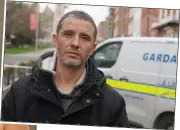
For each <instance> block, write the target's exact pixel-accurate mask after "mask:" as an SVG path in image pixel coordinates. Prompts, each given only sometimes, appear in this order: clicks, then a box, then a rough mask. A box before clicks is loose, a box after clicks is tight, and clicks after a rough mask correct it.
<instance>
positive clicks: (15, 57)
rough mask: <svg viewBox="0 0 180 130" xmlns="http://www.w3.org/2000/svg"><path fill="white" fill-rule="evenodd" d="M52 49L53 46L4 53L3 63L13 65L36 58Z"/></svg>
mask: <svg viewBox="0 0 180 130" xmlns="http://www.w3.org/2000/svg"><path fill="white" fill-rule="evenodd" d="M53 50H54V48H47V49H43V50H39V51H33V52H27V53H22V54H6V55H4V64H9V65H14V64H19V63H21V62H26V61H29V60H36V59H38V57H39V56H40V55H42V54H44V53H46V52H49V51H53Z"/></svg>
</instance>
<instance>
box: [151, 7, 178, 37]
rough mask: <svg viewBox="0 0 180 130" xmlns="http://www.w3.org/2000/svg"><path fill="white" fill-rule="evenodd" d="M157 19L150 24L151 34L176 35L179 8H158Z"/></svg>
mask: <svg viewBox="0 0 180 130" xmlns="http://www.w3.org/2000/svg"><path fill="white" fill-rule="evenodd" d="M158 19H159V20H158V21H157V22H154V23H153V24H152V26H151V28H152V34H153V35H156V36H162V37H177V36H178V32H179V20H180V15H179V10H167V9H159V17H158Z"/></svg>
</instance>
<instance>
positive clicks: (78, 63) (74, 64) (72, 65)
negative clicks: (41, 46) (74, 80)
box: [57, 47, 84, 69]
mask: <svg viewBox="0 0 180 130" xmlns="http://www.w3.org/2000/svg"><path fill="white" fill-rule="evenodd" d="M57 57H58V60H59V61H60V63H62V64H63V65H64V66H66V67H68V68H73V69H78V68H80V67H81V66H82V65H83V63H84V62H83V60H82V59H81V60H79V61H77V60H73V59H65V58H64V57H63V56H61V53H60V49H59V47H58V49H57Z"/></svg>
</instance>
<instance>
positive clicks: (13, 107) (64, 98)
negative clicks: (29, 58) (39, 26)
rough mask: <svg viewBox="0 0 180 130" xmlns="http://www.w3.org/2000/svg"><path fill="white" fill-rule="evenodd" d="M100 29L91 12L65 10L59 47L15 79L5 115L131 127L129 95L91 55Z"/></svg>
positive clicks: (56, 39) (10, 118)
mask: <svg viewBox="0 0 180 130" xmlns="http://www.w3.org/2000/svg"><path fill="white" fill-rule="evenodd" d="M96 35H97V28H96V25H95V23H94V21H93V19H92V18H91V16H89V15H88V14H87V13H85V12H82V11H72V12H69V13H67V14H65V15H64V16H63V17H62V18H61V20H60V21H59V24H58V26H57V35H53V43H54V47H55V48H56V49H55V51H54V52H49V53H46V54H44V55H42V56H41V57H40V58H39V61H38V64H37V66H35V67H34V68H33V71H32V74H31V75H29V76H27V77H25V78H23V79H20V80H18V81H17V82H15V83H14V84H13V85H12V88H11V90H10V91H9V92H8V93H7V95H6V97H5V99H4V100H3V103H2V120H4V121H23V122H32V123H38V122H41V123H60V124H71V125H75V124H79V125H89V126H93V125H95V126H118V127H127V126H128V118H127V113H126V105H125V101H124V99H123V97H122V96H121V95H119V94H118V93H117V92H116V91H115V90H114V89H113V88H111V87H110V86H108V85H107V84H106V78H105V76H104V74H103V73H102V72H101V71H99V70H98V69H97V68H96V67H95V65H94V64H93V62H92V60H91V59H90V58H89V57H90V55H91V54H92V53H93V51H94V49H95V47H96V45H95V41H96Z"/></svg>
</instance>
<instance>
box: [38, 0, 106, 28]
mask: <svg viewBox="0 0 180 130" xmlns="http://www.w3.org/2000/svg"><path fill="white" fill-rule="evenodd" d="M46 5H47V4H45V3H43V4H41V11H43V10H44V8H45V7H46ZM48 6H49V7H50V8H51V9H52V10H53V11H54V7H55V5H54V4H48ZM108 9H109V8H108V7H106V6H87V5H69V6H68V8H67V9H66V10H65V13H67V12H69V11H72V10H82V11H85V12H86V13H88V14H90V15H91V16H92V17H93V19H94V21H95V23H96V25H97V26H98V24H99V23H100V22H101V21H103V20H105V18H106V16H107V15H108Z"/></svg>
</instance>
